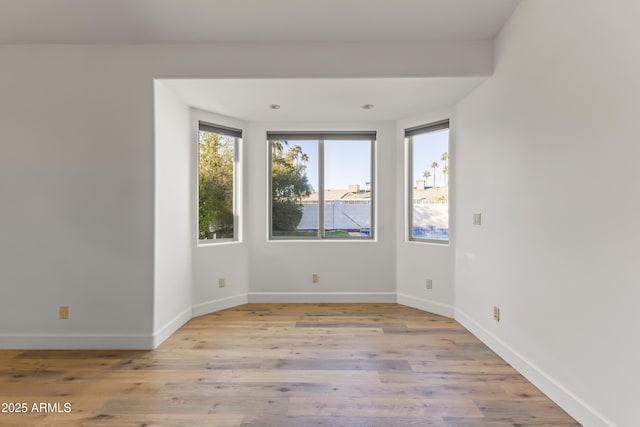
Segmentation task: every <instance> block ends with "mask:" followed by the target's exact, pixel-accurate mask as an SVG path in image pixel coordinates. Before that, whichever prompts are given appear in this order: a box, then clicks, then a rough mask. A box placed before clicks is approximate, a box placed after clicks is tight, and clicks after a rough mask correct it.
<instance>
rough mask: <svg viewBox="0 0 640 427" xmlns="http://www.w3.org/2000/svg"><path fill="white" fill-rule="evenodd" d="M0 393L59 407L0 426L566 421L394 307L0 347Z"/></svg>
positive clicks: (293, 309)
mask: <svg viewBox="0 0 640 427" xmlns="http://www.w3.org/2000/svg"><path fill="white" fill-rule="evenodd" d="M0 402H2V403H3V406H4V404H5V403H22V402H24V403H27V405H28V407H29V408H28V412H31V411H32V409H33V404H34V403H36V404H39V403H41V402H44V403H46V402H48V403H52V404H55V403H59V407H60V410H62V411H64V409H65V408H64V403H67V402H68V403H70V404H71V412H69V413H35V412H31V413H27V414H13V415H10V414H7V413H0V425H2V426H5V425H6V426H76V425H80V426H105V427H106V426H109V427H114V426H152V425H163V426H165V425H166V426H189V427H193V426H277V427H286V426H296V427H297V426H361V427H364V426H385V427H386V426H403V425H412V426H442V427H444V426H446V427H456V426H460V427H476V426H488V427H494V426H495V427H497V426H536V427H542V426H548V427H551V426H553V427H559V426H578V425H579V424H578V423H576V421H575V420H573V419H572V418H571V417H569V416H568V415H567V414H566V413H565V412H564V411H562V410H561V409H560V408H559V407H558V406H557V405H555V404H554V403H553V402H551V401H550V400H549V399H548V398H546V397H545V396H544V395H543V394H542V393H541V392H540V391H538V389H536V388H535V387H534V386H533V385H531V384H530V383H529V382H527V381H526V380H525V379H524V378H523V377H522V376H521V375H519V374H518V373H517V372H516V371H515V370H514V369H513V368H511V367H510V366H509V365H508V364H506V363H505V362H504V361H502V360H501V359H500V358H499V357H498V356H496V355H495V354H494V353H493V352H492V351H491V350H489V349H488V348H487V347H486V346H485V345H484V344H482V343H481V342H480V341H478V340H477V339H476V338H475V337H474V336H472V335H471V334H470V333H469V332H467V331H466V330H465V329H463V328H462V327H461V326H460V325H459V324H457V323H456V322H455V321H453V320H450V319H447V318H443V317H440V316H436V315H432V314H428V313H424V312H421V311H418V310H414V309H411V308H408V307H404V306H401V305H397V304H249V305H243V306H240V307H236V308H234V309H230V310H225V311H221V312H218V313H213V314H210V315H206V316H203V317H199V318H196V319H193V320H191V321H190V322H189V323H188V324H187V325H185V326H184V327H183V328H182V329H180V330H179V331H178V332H177V333H176V334H175V335H173V336H172V337H171V338H169V340H167V341H166V342H165V343H164V344H162V345H161V346H160V347H159V348H158V349H157V350H154V351H0ZM5 409H8V408H6V407H5ZM49 409H56V408H55V405H53V406H52V408H49Z"/></svg>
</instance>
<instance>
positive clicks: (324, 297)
mask: <svg viewBox="0 0 640 427" xmlns="http://www.w3.org/2000/svg"><path fill="white" fill-rule="evenodd" d="M249 302H250V303H359V302H361V303H376V302H379V303H395V302H396V293H395V292H251V293H250V294H249Z"/></svg>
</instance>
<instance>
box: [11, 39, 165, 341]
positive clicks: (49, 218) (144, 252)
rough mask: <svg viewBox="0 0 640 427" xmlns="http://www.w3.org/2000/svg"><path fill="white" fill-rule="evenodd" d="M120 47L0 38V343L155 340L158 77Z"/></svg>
mask: <svg viewBox="0 0 640 427" xmlns="http://www.w3.org/2000/svg"><path fill="white" fill-rule="evenodd" d="M116 52H117V51H116V50H108V49H107V50H100V49H97V50H96V49H94V48H87V47H64V48H63V47H55V46H51V47H34V46H20V47H17V46H2V47H0V58H1V59H0V61H1V62H2V67H0V203H1V204H2V206H1V208H0V224H1V225H0V227H1V229H0V236H1V239H2V243H1V244H0V347H2V348H34V347H36V348H38V347H39V348H47V347H53V348H56V347H57V348H73V347H85V348H92V347H112V346H114V345H117V346H118V347H121V348H122V347H129V346H134V347H139V346H140V345H150V344H151V341H150V334H151V331H152V328H153V294H152V282H153V254H154V245H153V230H154V228H153V206H154V204H153V194H154V187H153V178H154V173H153V163H154V156H153V81H152V79H151V78H150V76H148V75H145V77H144V78H141V75H140V72H139V70H137V68H136V64H135V63H132V62H131V60H133V58H129V57H128V56H127V55H126V54H125V55H120V54H116ZM60 305H68V306H69V310H70V318H69V320H64V321H63V320H58V307H59V306H60Z"/></svg>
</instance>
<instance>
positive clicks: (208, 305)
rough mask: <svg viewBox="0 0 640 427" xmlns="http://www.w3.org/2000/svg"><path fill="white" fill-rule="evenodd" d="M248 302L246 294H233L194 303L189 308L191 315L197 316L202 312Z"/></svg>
mask: <svg viewBox="0 0 640 427" xmlns="http://www.w3.org/2000/svg"><path fill="white" fill-rule="evenodd" d="M247 302H248V294H239V295H233V296H230V297H226V298H220V299H216V300H212V301H207V302H203V303H200V304H196V305H194V306H193V307H192V308H191V317H192V318H193V317H198V316H202V315H204V314H209V313H215V312H216V311H220V310H226V309H227V308H232V307H236V306H238V305H242V304H246V303H247Z"/></svg>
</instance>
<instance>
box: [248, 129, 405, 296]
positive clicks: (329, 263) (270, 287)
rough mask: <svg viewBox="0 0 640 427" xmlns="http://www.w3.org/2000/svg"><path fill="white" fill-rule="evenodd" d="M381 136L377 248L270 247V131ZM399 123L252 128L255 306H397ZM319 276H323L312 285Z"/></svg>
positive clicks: (340, 244)
mask: <svg viewBox="0 0 640 427" xmlns="http://www.w3.org/2000/svg"><path fill="white" fill-rule="evenodd" d="M285 130H286V131H305V130H306V131H309V130H314V131H341V130H351V131H353V130H358V131H376V132H377V138H378V140H377V141H376V158H377V166H376V167H377V174H376V179H375V183H376V187H377V193H376V197H377V202H376V210H377V216H376V224H377V225H376V231H377V238H376V239H375V241H326V240H325V241H313V242H296V241H269V240H268V238H267V221H268V219H267V212H268V209H267V194H268V191H267V184H268V180H267V176H268V173H267V165H268V150H267V142H266V132H267V131H285ZM395 144H396V140H395V125H394V123H393V122H374V121H370V122H353V123H350V122H336V123H315V122H311V123H301V122H295V123H251V127H250V137H249V141H248V144H247V150H246V152H247V155H248V156H247V157H248V161H249V164H248V167H249V171H250V174H249V191H248V194H249V197H250V199H249V201H248V203H249V204H248V208H247V220H248V221H247V223H248V230H247V233H248V235H249V236H251V240H250V242H249V243H250V257H249V264H250V266H251V268H250V273H249V280H250V283H251V294H250V300H251V301H279V302H283V301H298V302H313V301H321V302H349V301H372V302H380V301H386V302H395V265H394V259H395V245H394V243H395V236H394V230H395V219H394V209H393V206H392V205H390V204H389V200H394V182H395V174H396V169H395V149H394V147H395ZM313 273H317V274H318V275H319V281H318V283H317V284H314V283H312V280H311V276H312V274H313Z"/></svg>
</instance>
